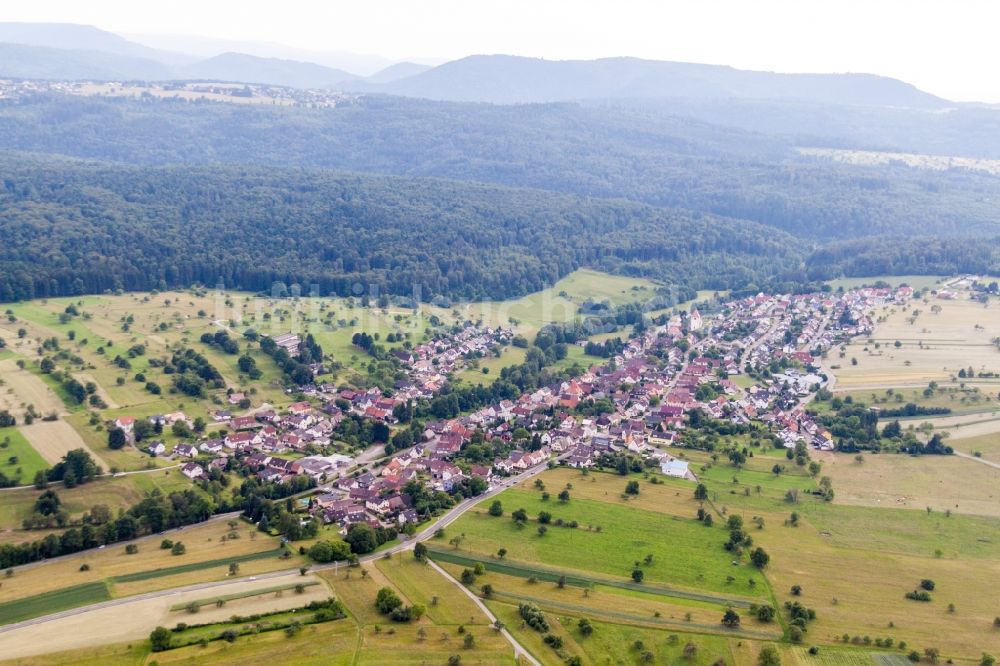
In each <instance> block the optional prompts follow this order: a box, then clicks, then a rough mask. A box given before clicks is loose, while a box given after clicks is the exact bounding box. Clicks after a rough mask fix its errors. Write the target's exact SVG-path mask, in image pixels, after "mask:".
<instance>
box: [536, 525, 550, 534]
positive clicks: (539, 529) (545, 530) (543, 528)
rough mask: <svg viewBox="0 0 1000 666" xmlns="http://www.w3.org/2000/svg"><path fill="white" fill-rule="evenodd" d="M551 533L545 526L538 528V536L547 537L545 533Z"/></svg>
mask: <svg viewBox="0 0 1000 666" xmlns="http://www.w3.org/2000/svg"><path fill="white" fill-rule="evenodd" d="M548 531H549V528H548V527H546V526H545V525H539V526H538V536H545V533H546V532H548Z"/></svg>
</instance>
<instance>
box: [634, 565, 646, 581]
mask: <svg viewBox="0 0 1000 666" xmlns="http://www.w3.org/2000/svg"><path fill="white" fill-rule="evenodd" d="M645 577H646V574H645V573H644V572H643V570H642V569H640V568H638V567H636V568H635V569H632V580H633V581H635V582H636V583H641V582H642V579H643V578H645Z"/></svg>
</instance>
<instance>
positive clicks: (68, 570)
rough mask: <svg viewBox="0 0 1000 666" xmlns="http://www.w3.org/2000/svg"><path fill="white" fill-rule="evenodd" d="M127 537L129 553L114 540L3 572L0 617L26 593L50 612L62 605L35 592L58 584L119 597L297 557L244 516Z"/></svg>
mask: <svg viewBox="0 0 1000 666" xmlns="http://www.w3.org/2000/svg"><path fill="white" fill-rule="evenodd" d="M163 539H171V540H173V541H181V542H182V543H183V544H184V546H185V553H184V554H183V555H173V554H171V551H170V549H169V548H166V549H164V548H161V541H162V540H163ZM129 543H130V544H133V545H135V546H137V547H138V552H136V553H134V554H129V553H127V552H126V550H125V548H126V544H124V543H118V544H112V545H109V546H107V547H105V548H101V549H93V550H88V551H84V552H82V553H80V554H78V555H73V556H69V557H65V558H60V559H56V560H53V561H42V562H39V563H36V564H30V565H25V566H22V567H17V568H15V569H14V574H13V575H12V576H11V577H9V578H5V579H4V581H3V586H2V587H0V618H2V617H4V615H3V613H4V612H5V611H6V612H8V613H9V612H11V609H15V610H16V609H18V608H20V606H21V605H22V604H23V603H24V600H26V599H35V603H36V604H37V603H43V605H44V607H45V608H50V609H51V610H49V611H48V612H54V611H56V610H61V609H60V608H59V602H47V601H44V600H42V601H39V600H38V599H37V597H38V596H39V595H44V594H47V593H52V592H56V591H59V590H62V589H73V588H80V587H81V586H101V587H106V588H107V594H108V595H109V597H110V598H115V599H119V598H123V597H128V596H132V595H135V594H142V593H146V592H152V591H155V590H162V589H168V588H171V587H178V586H183V585H193V584H196V583H204V582H208V581H213V580H223V579H225V578H226V577H228V576H229V564H230V563H231V562H237V563H238V564H239V573H240V575H253V574H257V573H263V572H266V571H274V570H280V569H291V568H294V567H296V566H298V562H299V560H298V558H297V557H294V558H290V559H280V558H279V557H278V555H279V546H280V544H279V542H278V541H277V539H274V538H272V537H268V536H266V535H264V534H261V533H259V532H257V531H256V530H254V529H253V528H251V527H249V526H248V525H247V524H246V523H244V522H243V521H239V522H238V523H237V524H236V525H235V527H230V526H229V525H228V524H227V523H225V522H222V521H214V522H211V523H208V524H204V525H196V526H192V527H188V528H184V529H183V530H181V531H177V530H173V531H171V532H168V533H166V534H165V535H163V536H160V535H153V536H150V537H145V538H142V539H138V540H135V541H131V542H129ZM74 605H79V604H74ZM7 621H8V622H9V621H11V620H10V619H8V620H7Z"/></svg>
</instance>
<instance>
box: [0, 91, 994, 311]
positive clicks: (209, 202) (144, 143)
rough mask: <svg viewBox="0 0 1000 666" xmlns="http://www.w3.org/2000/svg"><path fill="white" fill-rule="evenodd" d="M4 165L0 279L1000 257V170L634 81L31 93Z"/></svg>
mask: <svg viewBox="0 0 1000 666" xmlns="http://www.w3.org/2000/svg"><path fill="white" fill-rule="evenodd" d="M5 151H6V152H5ZM25 151H30V152H25ZM75 158H86V159H88V160H99V161H97V162H94V161H81V160H79V159H75ZM0 173H2V181H0V234H2V237H3V238H4V240H5V243H4V245H3V247H0V301H13V300H21V299H29V298H36V297H48V296H60V295H76V294H83V293H102V292H106V291H117V290H126V291H134V290H150V289H163V288H173V287H179V286H189V285H191V284H193V283H201V284H212V285H215V284H218V283H219V282H221V283H223V284H224V285H225V286H226V287H230V288H239V289H244V290H250V291H269V290H270V289H271V288H272V286H273V285H275V284H278V285H292V284H299V285H302V287H303V291H308V290H309V288H311V286H312V285H316V287H317V288H318V289H319V293H321V294H324V295H347V294H350V293H352V292H353V290H354V289H355V288H356V286H357V285H363V287H364V288H365V289H366V290H368V289H369V288H372V287H374V288H375V289H377V290H379V291H380V292H382V293H388V294H395V295H399V296H405V297H410V298H412V297H416V298H417V299H419V300H426V301H429V300H432V299H434V298H435V297H438V296H442V297H446V298H448V299H461V300H475V299H482V298H495V299H506V298H510V297H516V296H522V295H524V294H527V293H530V292H533V291H537V290H539V289H542V288H545V287H547V286H549V285H551V284H553V283H554V282H555V281H557V280H558V279H559V278H561V277H562V276H564V275H566V274H568V273H569V272H571V271H573V270H575V269H576V268H579V267H582V266H588V267H593V268H596V269H599V270H604V271H607V272H611V273H618V274H624V275H631V276H643V277H649V278H652V279H655V280H658V281H660V282H663V283H665V284H668V285H672V286H674V287H677V288H682V289H685V290H691V289H699V288H702V289H732V290H734V292H735V293H738V294H739V293H755V292H756V291H757V290H760V289H765V288H766V289H773V290H776V291H785V292H787V291H794V290H796V289H800V288H802V287H803V285H806V284H808V283H810V282H814V281H818V280H825V279H830V278H834V277H839V276H865V277H867V276H878V275H888V274H955V273H959V272H974V273H981V274H998V273H1000V249H998V248H1000V225H998V223H997V221H996V219H995V207H994V205H993V203H992V202H993V201H995V200H996V198H997V196H1000V178H998V177H996V176H993V175H989V174H984V173H976V172H972V171H965V170H959V169H952V170H948V171H943V172H930V171H925V170H920V169H914V168H909V167H905V166H900V165H894V164H889V165H882V166H877V167H875V166H872V167H866V166H856V165H844V164H837V163H833V162H824V161H822V160H817V159H815V158H805V157H803V156H801V155H798V153H797V152H796V151H795V150H794V144H793V143H792V139H791V138H790V137H783V136H781V135H777V134H773V133H772V134H762V133H756V132H752V131H748V130H745V129H737V128H735V127H731V126H728V127H727V126H718V125H712V124H709V123H705V122H702V121H699V120H695V119H692V118H685V117H681V116H671V115H669V113H668V112H667V111H665V110H664V109H662V108H653V109H651V108H649V107H648V106H642V105H629V104H624V103H623V104H620V105H615V104H610V103H608V104H603V105H597V104H595V105H578V104H566V103H560V104H530V105H512V106H493V105H488V104H460V103H446V102H432V101H427V100H417V99H402V98H393V97H385V96H361V97H358V98H356V99H354V100H353V101H350V102H347V103H345V104H342V105H338V106H337V108H334V109H314V108H304V107H302V108H300V107H292V108H278V107H265V106H261V105H233V104H218V103H209V102H187V101H181V100H158V99H155V98H152V97H149V96H146V97H143V98H139V99H124V98H96V97H79V96H69V95H57V94H52V93H44V94H42V93H38V94H26V95H22V96H19V97H18V96H15V97H13V98H10V99H4V100H0Z"/></svg>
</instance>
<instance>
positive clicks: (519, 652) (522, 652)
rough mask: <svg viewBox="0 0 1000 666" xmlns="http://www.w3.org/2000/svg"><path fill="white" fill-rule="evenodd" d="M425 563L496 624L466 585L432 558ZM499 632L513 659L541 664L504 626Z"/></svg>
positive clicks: (480, 601) (495, 620) (488, 610)
mask: <svg viewBox="0 0 1000 666" xmlns="http://www.w3.org/2000/svg"><path fill="white" fill-rule="evenodd" d="M427 563H428V564H429V565H430V566H431V568H432V569H434V571H437V572H438V573H439V574H441V575H442V576H444V577H445V578H446V579H448V580H449V581H450V582H451V583H453V584H454V585H455V586H456V587H457V588H458V589H460V590H461V591H462V592H463V593H464V594H465V596H467V597H469V598H470V599H472V602H473V603H474V604H476V606H478V607H479V610H481V611H482V612H483V614H484V615H486V617H488V618H489V620H490V622H492V623H493V625H494V626H496V624H497V622H498V620H497V617H496V615H494V614H493V613H492V612H491V611H490V609H489V608H487V607H486V604H484V603H483V600H482V599H480V598H479V597H477V596H476V595H475V594H473V593H472V590H470V589H469V588H467V587H466V586H464V585H462V584H461V583H460V582H458V581H457V580H455V577H454V576H452V575H451V574H450V573H448V572H447V571H445V570H444V569H442V568H441V567H440V566H438V565H437V563H436V562H434V561H433V560H427ZM500 633H501V634H503V637H504V638H506V639H507V642H508V643H510V644H511V645H513V646H514V659H517V660H520V659H521V657H524V659H525V660H527V661H528V662H529V663H531V664H533V665H534V666H542V664H541V662H539V661H538V660H537V659H535V658H534V657H533V656H531V653H530V652H528V651H527V650H526V649H525V648H524V646H522V645H521V644H520V643H518V642H517V639H516V638H514V636H513V635H512V634H511V633H510V632H509V631H507V628H506V627H504V628H502V629H501V630H500Z"/></svg>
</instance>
